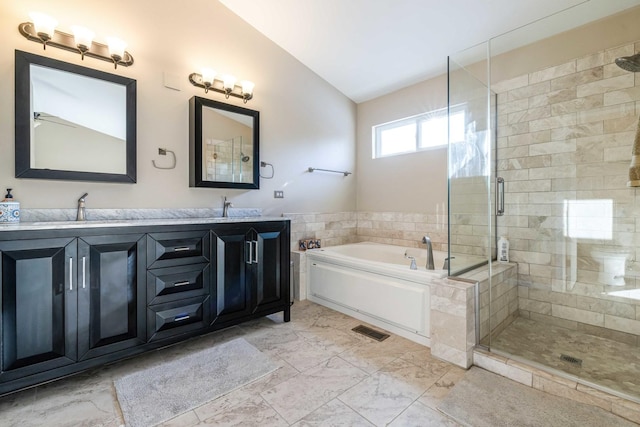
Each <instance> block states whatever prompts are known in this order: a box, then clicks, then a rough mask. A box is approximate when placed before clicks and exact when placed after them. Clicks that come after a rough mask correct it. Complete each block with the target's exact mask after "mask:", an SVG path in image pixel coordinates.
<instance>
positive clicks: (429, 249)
mask: <svg viewBox="0 0 640 427" xmlns="http://www.w3.org/2000/svg"><path fill="white" fill-rule="evenodd" d="M422 243H425V244H426V245H427V270H435V267H434V266H433V248H432V247H431V239H430V238H429V236H424V237H423V238H422Z"/></svg>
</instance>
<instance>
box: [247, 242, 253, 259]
mask: <svg viewBox="0 0 640 427" xmlns="http://www.w3.org/2000/svg"><path fill="white" fill-rule="evenodd" d="M251 243H252V242H251V241H248V242H245V244H246V245H248V246H249V248H248V249H247V255H246V256H245V263H246V264H251V263H253V251H252V250H251ZM246 258H248V259H246Z"/></svg>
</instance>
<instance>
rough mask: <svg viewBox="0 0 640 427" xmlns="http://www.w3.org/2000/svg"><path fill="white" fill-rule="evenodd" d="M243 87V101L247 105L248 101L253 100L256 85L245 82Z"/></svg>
mask: <svg viewBox="0 0 640 427" xmlns="http://www.w3.org/2000/svg"><path fill="white" fill-rule="evenodd" d="M241 85H242V99H243V100H244V102H245V104H246V103H247V101H248V100H250V99H251V98H253V88H254V87H255V84H254V83H253V82H250V81H249V80H243V81H242V83H241Z"/></svg>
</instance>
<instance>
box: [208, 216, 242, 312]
mask: <svg viewBox="0 0 640 427" xmlns="http://www.w3.org/2000/svg"><path fill="white" fill-rule="evenodd" d="M211 241H212V243H213V245H212V247H213V248H212V249H213V251H214V254H212V264H214V263H215V266H216V268H215V273H213V288H212V295H211V304H212V310H211V315H212V323H224V322H227V321H230V320H233V319H237V318H241V317H244V316H247V315H249V314H251V311H252V310H251V294H250V289H249V287H248V286H247V268H249V267H250V264H249V263H248V262H249V258H248V256H249V244H250V243H249V241H247V239H246V228H240V227H237V226H230V227H220V228H217V229H216V232H215V233H214V234H213V235H212V240H211Z"/></svg>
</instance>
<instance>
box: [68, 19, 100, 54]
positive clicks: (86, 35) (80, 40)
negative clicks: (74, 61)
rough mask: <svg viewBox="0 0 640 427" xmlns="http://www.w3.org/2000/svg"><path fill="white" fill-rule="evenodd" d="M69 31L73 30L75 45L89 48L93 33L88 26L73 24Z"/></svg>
mask: <svg viewBox="0 0 640 427" xmlns="http://www.w3.org/2000/svg"><path fill="white" fill-rule="evenodd" d="M71 31H73V37H74V39H75V41H76V46H78V47H80V46H83V47H85V48H86V49H87V50H89V49H91V43H92V42H93V37H94V36H95V33H94V32H93V31H91V30H89V29H88V28H85V27H80V26H78V25H74V26H72V27H71Z"/></svg>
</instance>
